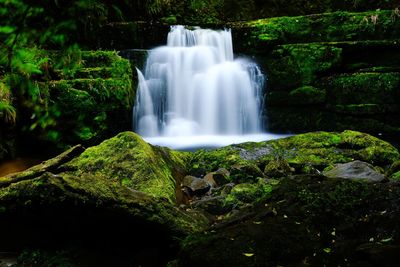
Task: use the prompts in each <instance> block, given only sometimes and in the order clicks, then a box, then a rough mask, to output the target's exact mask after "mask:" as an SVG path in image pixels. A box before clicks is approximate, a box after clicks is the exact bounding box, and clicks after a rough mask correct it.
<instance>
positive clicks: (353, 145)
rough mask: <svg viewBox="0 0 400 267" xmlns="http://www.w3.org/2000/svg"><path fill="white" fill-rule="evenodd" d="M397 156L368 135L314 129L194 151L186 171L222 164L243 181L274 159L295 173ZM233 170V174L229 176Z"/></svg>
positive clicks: (390, 159) (383, 164)
mask: <svg viewBox="0 0 400 267" xmlns="http://www.w3.org/2000/svg"><path fill="white" fill-rule="evenodd" d="M399 157H400V154H399V152H398V151H397V149H395V148H394V147H393V146H391V145H390V144H389V143H387V142H385V141H382V140H380V139H378V138H376V137H373V136H371V135H368V134H364V133H360V132H355V131H344V132H342V133H331V132H314V133H306V134H299V135H295V136H291V137H287V138H282V139H278V140H271V141H267V142H260V143H244V144H238V145H232V146H228V147H225V148H220V149H217V150H212V151H209V152H206V151H201V152H196V153H194V155H193V157H192V159H191V161H190V166H192V168H191V169H190V171H189V172H190V173H193V172H194V171H195V170H198V169H202V170H203V172H204V173H207V172H211V171H215V170H217V169H218V168H222V167H223V168H226V169H228V170H229V171H230V172H231V180H234V181H240V182H242V183H243V182H254V181H255V180H256V179H257V177H263V174H262V172H261V171H260V168H261V169H264V168H265V166H267V165H268V164H269V163H270V162H271V161H272V162H273V161H274V160H277V159H281V160H285V161H286V162H287V163H288V164H289V166H290V167H294V168H295V171H296V172H297V173H301V172H302V170H305V169H303V168H304V166H308V167H312V168H314V169H315V168H316V169H318V170H319V171H322V170H323V169H324V168H325V167H327V166H329V165H331V164H335V163H345V162H349V161H352V160H355V159H359V160H362V161H366V162H369V163H371V164H372V165H375V166H381V167H385V168H386V167H388V165H390V164H392V163H393V162H394V161H396V160H397V159H398V158H399ZM193 166H195V167H197V168H196V169H195V168H193ZM240 166H246V167H242V171H240V170H241V168H238V167H240ZM250 170H253V171H250ZM235 171H237V177H236V176H235V175H233V174H235ZM259 173H261V174H259ZM250 174H251V175H250ZM243 177H244V178H243Z"/></svg>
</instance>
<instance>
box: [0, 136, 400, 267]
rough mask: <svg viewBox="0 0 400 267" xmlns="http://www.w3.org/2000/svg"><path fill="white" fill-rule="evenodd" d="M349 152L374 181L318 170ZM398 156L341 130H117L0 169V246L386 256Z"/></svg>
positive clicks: (263, 259) (238, 259)
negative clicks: (168, 144)
mask: <svg viewBox="0 0 400 267" xmlns="http://www.w3.org/2000/svg"><path fill="white" fill-rule="evenodd" d="M355 160H359V161H360V162H361V161H362V162H364V163H362V164H364V165H366V166H368V168H370V169H371V170H372V169H373V170H372V172H375V173H380V176H384V177H385V179H384V181H383V182H375V183H363V182H360V181H352V180H350V179H342V178H328V177H325V176H324V175H323V173H324V172H323V171H324V170H325V171H327V172H329V170H330V169H333V168H334V167H335V166H334V165H335V164H337V163H347V162H357V161H355ZM399 160H400V153H399V152H398V150H397V149H395V148H394V147H392V146H391V145H390V144H389V143H386V142H384V141H382V140H379V139H377V138H375V137H372V136H370V135H368V134H364V133H360V132H353V131H345V132H342V133H333V132H331V133H330V132H315V133H307V134H301V135H297V136H292V137H288V138H284V139H280V140H271V141H267V142H260V143H244V144H239V145H232V146H228V147H223V148H220V149H217V150H211V151H202V150H201V151H197V152H194V153H191V152H177V151H173V150H170V149H167V148H162V147H157V146H152V145H150V144H147V143H145V142H144V141H143V140H142V139H141V138H140V137H139V136H138V135H136V134H135V133H132V132H124V133H121V134H119V135H117V136H115V137H113V138H111V139H109V140H106V141H104V142H103V143H101V144H100V145H98V146H95V147H90V148H87V149H84V148H83V147H81V146H75V147H73V148H71V149H70V150H68V151H66V152H65V153H63V154H61V155H59V156H58V157H56V158H54V159H51V160H48V161H46V162H44V163H42V164H40V165H37V166H35V167H32V168H31V169H28V170H26V171H24V172H21V173H16V174H12V175H9V176H6V177H1V178H0V234H1V237H2V238H1V242H0V249H3V250H12V251H19V250H21V249H23V250H24V253H23V254H21V256H20V257H19V259H18V261H19V263H20V266H47V265H50V264H53V265H57V266H58V265H60V264H64V265H67V266H107V265H108V266H110V265H115V264H117V265H118V266H132V264H134V265H135V264H136V265H145V266H164V265H165V264H166V262H168V261H171V260H173V259H174V258H177V260H175V261H173V262H171V263H170V264H177V265H178V266H205V265H209V266H223V265H229V266H260V265H261V266H265V265H267V266H269V265H268V264H269V263H271V265H273V266H275V265H277V264H279V265H287V264H296V263H299V262H301V261H304V259H307V262H309V263H310V264H312V265H321V264H322V263H324V264H327V265H330V264H334V265H338V264H342V262H346V263H348V264H353V263H354V264H364V261H365V260H366V259H367V263H371V264H372V265H373V264H374V263H376V262H377V260H378V259H380V257H384V258H385V261H384V262H389V263H393V262H395V260H397V255H398V254H397V253H398V252H399V238H400V237H399V235H398V232H399V230H400V229H398V228H399V225H400V224H399V221H398V219H399V218H398V216H397V214H398V212H400V210H399V207H400V202H399V201H400V187H399V183H398V182H396V179H397V178H396V177H398V172H399ZM186 175H191V176H186ZM185 176H186V178H185ZM188 177H189V178H190V179H189V178H188ZM185 179H186V180H185ZM199 180H202V181H201V183H200V182H199ZM194 181H195V183H196V185H195V184H194ZM199 184H201V189H199V187H197V185H199ZM194 186H196V187H194ZM191 187H192V188H191ZM187 189H190V190H187ZM216 247H220V248H221V247H223V248H224V249H223V250H221V249H220V250H217V249H215V248H216ZM178 250H180V252H179V253H178ZM391 253H392V254H393V253H394V254H393V255H396V257H394V256H393V257H394V258H393V257H392V256H390V255H392V254H391ZM204 255H207V257H205V256H204ZM0 260H1V258H0ZM265 263H268V264H265ZM372 265H371V266H372ZM363 266H367V265H365V264H364V265H363ZM388 266H390V265H388Z"/></svg>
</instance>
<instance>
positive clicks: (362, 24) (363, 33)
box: [247, 10, 400, 44]
mask: <svg viewBox="0 0 400 267" xmlns="http://www.w3.org/2000/svg"><path fill="white" fill-rule="evenodd" d="M399 25H400V20H399V19H397V18H396V16H395V17H393V11H392V10H378V11H368V12H360V13H351V12H334V13H324V14H317V15H308V16H297V17H277V18H269V19H260V20H256V21H252V22H249V23H247V26H248V27H250V28H251V29H252V33H251V36H252V37H253V39H251V42H254V43H256V42H257V41H261V42H264V44H267V43H272V44H282V43H304V42H321V41H344V40H377V39H396V38H397V36H398V33H399V31H400V26H399Z"/></svg>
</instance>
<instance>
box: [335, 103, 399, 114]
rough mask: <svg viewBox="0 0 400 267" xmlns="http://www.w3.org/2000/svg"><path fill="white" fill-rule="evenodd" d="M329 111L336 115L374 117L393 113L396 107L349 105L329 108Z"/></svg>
mask: <svg viewBox="0 0 400 267" xmlns="http://www.w3.org/2000/svg"><path fill="white" fill-rule="evenodd" d="M329 109H330V110H332V111H335V112H338V113H344V114H351V115H376V114H384V113H386V112H390V111H391V112H393V111H395V110H396V109H397V107H396V106H395V105H385V106H382V105H379V104H351V105H335V106H330V107H329Z"/></svg>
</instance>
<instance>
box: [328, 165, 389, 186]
mask: <svg viewBox="0 0 400 267" xmlns="http://www.w3.org/2000/svg"><path fill="white" fill-rule="evenodd" d="M324 175H325V176H327V177H329V178H343V179H352V180H362V181H367V182H380V181H382V180H384V179H385V176H384V175H383V174H381V173H379V172H377V171H375V170H374V167H373V166H372V165H371V164H368V163H366V162H363V161H359V160H356V161H352V162H348V163H344V164H336V165H335V167H334V168H333V169H331V170H329V171H324Z"/></svg>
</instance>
